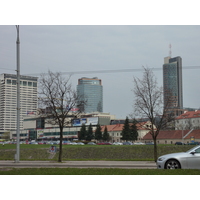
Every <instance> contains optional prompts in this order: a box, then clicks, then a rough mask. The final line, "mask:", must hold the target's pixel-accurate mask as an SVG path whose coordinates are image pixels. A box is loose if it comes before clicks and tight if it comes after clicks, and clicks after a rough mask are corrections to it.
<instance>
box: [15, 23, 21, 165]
mask: <svg viewBox="0 0 200 200" xmlns="http://www.w3.org/2000/svg"><path fill="white" fill-rule="evenodd" d="M16 29H17V41H16V45H17V70H16V71H17V146H16V154H15V162H16V163H18V162H19V160H20V156H19V155H20V145H19V140H20V54H19V50H20V49H19V47H20V41H19V25H16Z"/></svg>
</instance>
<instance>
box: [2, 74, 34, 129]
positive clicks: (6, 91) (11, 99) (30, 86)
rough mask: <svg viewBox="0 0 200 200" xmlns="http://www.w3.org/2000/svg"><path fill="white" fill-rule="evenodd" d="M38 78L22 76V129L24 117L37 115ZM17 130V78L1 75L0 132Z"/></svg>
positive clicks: (21, 127) (11, 75)
mask: <svg viewBox="0 0 200 200" xmlns="http://www.w3.org/2000/svg"><path fill="white" fill-rule="evenodd" d="M36 111H37V77H31V76H20V129H23V116H27V115H29V114H36ZM16 129H17V76H16V75H13V74H1V75H0V130H4V131H6V130H16Z"/></svg>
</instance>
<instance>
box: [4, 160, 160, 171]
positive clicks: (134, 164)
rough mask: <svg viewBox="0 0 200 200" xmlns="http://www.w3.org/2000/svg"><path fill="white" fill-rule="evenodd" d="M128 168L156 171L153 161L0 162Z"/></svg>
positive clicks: (8, 164)
mask: <svg viewBox="0 0 200 200" xmlns="http://www.w3.org/2000/svg"><path fill="white" fill-rule="evenodd" d="M52 167H54V168H55V167H59V168H68V167H71V168H127V169H131V168H132V169H134V168H135V169H156V168H157V167H156V163H155V162H153V161H63V162H62V163H58V162H52V161H20V162H18V163H15V162H14V161H8V160H0V168H52Z"/></svg>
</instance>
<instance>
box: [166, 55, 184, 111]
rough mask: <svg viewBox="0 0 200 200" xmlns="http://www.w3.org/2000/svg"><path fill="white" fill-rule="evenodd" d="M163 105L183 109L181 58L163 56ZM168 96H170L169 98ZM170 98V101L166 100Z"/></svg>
mask: <svg viewBox="0 0 200 200" xmlns="http://www.w3.org/2000/svg"><path fill="white" fill-rule="evenodd" d="M163 90H164V105H166V104H167V103H168V105H167V107H168V108H172V109H174V108H175V109H183V88H182V58H181V57H180V56H178V57H174V58H170V57H166V58H164V65H163ZM169 97H170V98H169ZM169 99H170V102H168V100H169Z"/></svg>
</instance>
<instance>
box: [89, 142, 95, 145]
mask: <svg viewBox="0 0 200 200" xmlns="http://www.w3.org/2000/svg"><path fill="white" fill-rule="evenodd" d="M87 144H89V145H96V143H94V142H88V143H87Z"/></svg>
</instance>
